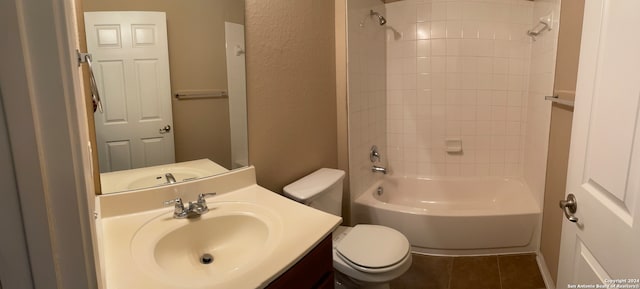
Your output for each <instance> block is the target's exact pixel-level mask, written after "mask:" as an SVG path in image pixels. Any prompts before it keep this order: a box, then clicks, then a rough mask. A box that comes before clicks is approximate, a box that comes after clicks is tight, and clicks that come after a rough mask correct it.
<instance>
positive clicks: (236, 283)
mask: <svg viewBox="0 0 640 289" xmlns="http://www.w3.org/2000/svg"><path fill="white" fill-rule="evenodd" d="M225 178H226V179H225ZM206 188H217V189H216V190H215V191H216V192H217V193H218V195H217V196H215V197H212V198H210V199H208V200H207V204H208V205H209V208H210V209H211V211H210V212H209V213H206V214H204V215H203V216H202V217H201V219H173V218H172V213H173V207H163V206H162V203H163V201H165V200H168V199H172V198H176V197H182V198H183V199H185V203H186V202H187V201H192V200H194V199H195V195H196V194H198V193H203V192H207V191H203V190H204V189H206ZM178 192H180V193H178ZM141 201H143V202H144V203H143V204H142V205H140V206H138V205H137V203H139V202H141ZM96 202H97V204H96V205H97V206H96V207H97V208H98V210H99V212H98V216H99V217H98V218H97V221H96V227H97V231H98V234H97V235H98V239H99V240H98V244H99V252H100V259H101V275H102V276H101V279H102V282H104V285H105V286H103V288H107V289H128V288H154V289H156V288H157V289H160V288H167V289H169V288H171V289H178V288H185V289H186V288H190V289H192V288H208V289H214V288H239V289H240V288H263V287H265V286H267V285H268V284H269V283H270V282H272V281H273V280H275V279H276V278H277V277H278V276H280V275H281V274H282V273H284V272H285V271H286V270H288V269H289V268H290V267H292V266H293V265H294V264H295V263H296V262H297V261H298V260H300V259H301V258H302V257H304V256H305V255H306V254H307V253H308V252H309V251H311V250H312V249H313V248H314V247H315V246H316V245H317V244H318V243H319V242H320V241H322V240H323V239H324V238H325V237H326V236H328V235H329V234H331V232H332V231H333V230H335V229H336V228H337V226H338V225H339V224H340V222H341V218H340V217H337V216H334V215H330V214H327V213H324V212H321V211H318V210H316V209H313V208H311V207H307V206H304V205H302V204H299V203H297V202H294V201H291V200H289V199H287V198H285V197H283V196H281V195H279V194H277V193H274V192H272V191H269V190H267V189H265V188H263V187H261V186H259V185H257V184H256V183H255V171H254V169H253V167H249V168H247V169H241V170H237V171H234V172H231V173H229V174H226V175H221V176H216V177H211V178H207V179H204V180H201V181H194V182H189V183H187V184H182V185H175V186H167V187H163V188H160V189H155V190H152V189H149V190H143V191H138V192H129V193H122V194H113V195H105V196H100V197H98V198H97V201H96ZM247 205H248V207H247V208H250V207H256V208H258V207H259V208H261V209H260V210H257V211H255V212H257V213H255V212H246V213H245V212H241V211H239V210H240V209H242V208H243V206H247ZM238 208H240V209H238ZM225 210H227V211H228V212H230V213H225ZM234 210H235V211H234ZM209 214H211V215H209ZM216 214H227V215H221V216H228V215H229V214H231V215H247V216H253V215H256V214H257V215H260V214H264V215H265V216H267V215H268V216H271V217H269V218H270V221H269V222H267V226H268V227H269V228H275V229H270V230H269V231H268V233H267V235H268V238H269V239H270V240H272V241H273V242H272V244H271V245H269V246H268V247H264V249H261V250H257V251H255V252H254V251H251V252H250V253H248V252H247V251H246V250H239V251H238V254H244V256H243V258H245V259H247V258H249V259H247V260H250V261H248V262H244V263H242V264H241V265H234V262H230V263H226V264H231V266H232V267H228V266H227V269H228V268H231V270H227V271H225V273H224V274H220V272H219V271H215V270H216V269H215V267H203V266H214V265H216V261H214V262H213V263H212V264H211V265H201V264H198V262H197V260H198V259H197V258H198V257H197V256H188V257H187V256H183V255H188V254H182V252H189V250H183V248H180V246H182V243H181V242H183V240H181V239H180V238H178V240H177V241H175V242H174V244H179V245H178V246H179V250H178V251H176V252H173V251H175V250H171V251H172V252H169V255H167V254H165V253H166V252H164V253H162V256H159V255H158V253H157V252H158V250H159V249H157V248H159V247H158V246H156V245H155V244H154V242H148V243H149V244H148V249H143V250H148V251H149V252H150V253H149V254H150V255H151V258H148V259H145V258H138V257H136V256H139V255H140V254H136V252H137V251H139V250H140V249H136V247H135V246H138V248H140V247H141V245H140V244H138V245H136V242H137V243H140V242H142V241H140V238H139V237H137V236H139V235H140V234H142V233H140V232H143V230H144V229H141V228H149V227H150V225H149V224H152V222H155V223H153V224H154V225H153V226H156V227H158V226H165V225H167V226H174V227H176V228H177V227H180V226H182V225H181V224H180V222H182V223H184V224H191V223H193V224H197V223H195V222H204V221H205V220H211V219H212V218H215V217H216ZM207 215H209V216H210V217H209V216H207ZM201 224H204V223H201ZM234 224H235V223H234ZM145 226H147V227H145ZM202 228H205V229H204V230H206V228H207V227H206V226H200V229H199V230H203V229H202ZM180 230H182V229H180ZM204 230H203V231H204ZM216 231H217V232H210V231H207V232H206V233H207V234H203V236H204V237H203V238H212V239H215V238H217V236H224V235H223V234H225V232H227V231H228V230H226V229H225V227H224V226H222V227H217V229H216ZM231 231H233V230H230V231H228V232H227V233H228V234H231ZM181 232H182V231H181ZM181 232H180V233H181ZM245 232H247V231H245ZM249 232H250V231H249ZM218 234H222V235H218ZM239 234H240V233H239ZM159 235H160V237H159V238H163V237H165V236H167V235H168V233H161V234H159ZM196 235H197V234H196ZM178 236H179V237H182V236H181V235H178ZM189 236H192V235H188V236H185V238H189V239H185V240H184V246H185V247H188V246H193V244H194V243H198V242H200V243H202V240H198V238H195V240H193V239H191V238H193V237H189ZM198 236H199V235H198ZM261 236H265V235H264V233H263V234H262V235H261ZM136 238H138V240H135V239H136ZM159 238H156V240H157V239H159ZM229 238H233V236H230V237H229ZM165 239H167V238H165ZM174 239H175V238H174ZM144 240H145V242H147V239H144ZM149 240H153V239H149ZM274 240H275V241H274ZM163 242H164V241H163ZM165 243H166V242H165ZM144 244H146V243H143V245H142V248H144V247H145V246H144ZM200 245H201V244H200ZM200 245H197V246H200ZM163 246H164V245H163ZM205 246H207V245H205ZM223 246H224V244H223ZM236 246H240V245H237V244H236ZM170 248H173V247H170ZM240 248H241V249H242V247H240ZM164 250H165V251H166V249H164ZM154 252H155V253H154ZM154 254H155V255H154ZM171 254H173V255H175V257H173V256H171ZM196 254H198V253H195V252H194V254H193V255H196ZM247 254H249V256H247ZM213 255H215V253H214V254H213ZM167 256H170V257H167ZM233 256H235V255H233ZM215 257H216V256H214V258H215ZM162 258H176V260H178V259H180V258H182V259H189V261H184V260H182V261H180V260H178V261H177V262H176V263H175V264H173V263H171V264H170V265H171V266H174V265H176V264H187V266H185V267H189V268H191V267H190V266H193V268H199V269H195V271H202V272H188V270H187V271H186V273H184V274H182V273H176V274H173V273H174V272H175V271H176V270H174V269H175V268H170V267H167V266H166V264H167V263H166V262H165V263H164V265H162V264H161V263H162V262H161V261H162V260H161V259H162ZM191 258H193V261H191V260H190V259H191ZM221 259H222V258H221ZM154 260H155V262H154ZM227 260H228V258H227ZM180 262H183V263H180ZM184 262H186V263H184ZM189 262H191V263H193V264H190V263H189ZM219 262H228V261H224V260H220V261H219ZM158 264H161V265H160V266H158ZM220 264H222V263H220ZM238 264H240V263H238ZM220 266H222V265H220ZM203 268H204V269H203ZM212 268H213V269H212ZM177 269H178V271H180V270H182V271H184V268H177ZM189 270H190V269H189ZM207 270H211V271H207ZM205 271H206V272H205ZM163 272H165V273H167V272H168V274H162V273H163ZM216 272H217V273H216ZM192 273H193V274H195V275H194V276H201V278H200V279H198V278H189V277H190V275H191V274H192ZM172 274H173V275H172ZM198 274H200V275H198ZM216 274H218V275H216ZM202 276H204V277H202ZM209 276H213V277H209ZM216 276H217V277H216ZM181 277H184V278H181ZM193 280H196V281H193ZM198 280H200V281H198Z"/></svg>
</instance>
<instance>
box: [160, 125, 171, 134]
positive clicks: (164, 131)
mask: <svg viewBox="0 0 640 289" xmlns="http://www.w3.org/2000/svg"><path fill="white" fill-rule="evenodd" d="M170 131H171V126H170V125H165V126H164V127H163V128H161V129H160V133H161V134H164V133H168V132H170Z"/></svg>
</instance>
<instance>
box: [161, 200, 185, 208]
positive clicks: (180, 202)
mask: <svg viewBox="0 0 640 289" xmlns="http://www.w3.org/2000/svg"><path fill="white" fill-rule="evenodd" d="M173 204H175V206H176V207H178V206H180V207H184V205H183V204H182V198H175V199H173V200H168V201H164V205H165V207H166V206H170V205H173Z"/></svg>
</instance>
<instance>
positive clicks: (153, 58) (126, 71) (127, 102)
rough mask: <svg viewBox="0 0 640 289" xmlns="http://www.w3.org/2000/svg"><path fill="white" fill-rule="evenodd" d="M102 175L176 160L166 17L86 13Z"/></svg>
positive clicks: (157, 15) (127, 13)
mask: <svg viewBox="0 0 640 289" xmlns="http://www.w3.org/2000/svg"><path fill="white" fill-rule="evenodd" d="M84 17H85V29H86V36H87V49H88V52H89V53H91V54H92V58H93V64H94V65H93V66H94V68H93V69H94V72H95V75H96V82H97V84H98V89H99V91H100V94H101V98H102V104H103V107H104V110H103V112H100V111H97V112H96V113H95V115H94V116H95V126H96V137H97V146H98V156H99V159H100V172H110V171H119V170H125V169H132V168H139V167H145V166H152V165H160V164H167V163H173V162H174V161H175V152H174V142H173V120H172V114H171V87H170V83H169V54H168V44H167V26H166V16H165V13H164V12H85V13H84Z"/></svg>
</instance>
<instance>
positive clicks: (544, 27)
mask: <svg viewBox="0 0 640 289" xmlns="http://www.w3.org/2000/svg"><path fill="white" fill-rule="evenodd" d="M545 31H551V14H550V15H547V16H545V17H541V18H540V20H539V21H538V24H537V25H536V26H534V27H533V28H532V29H531V30H527V35H529V36H530V37H531V39H533V40H534V41H535V40H536V36H538V35H540V34H541V33H542V32H545Z"/></svg>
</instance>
